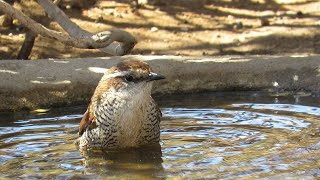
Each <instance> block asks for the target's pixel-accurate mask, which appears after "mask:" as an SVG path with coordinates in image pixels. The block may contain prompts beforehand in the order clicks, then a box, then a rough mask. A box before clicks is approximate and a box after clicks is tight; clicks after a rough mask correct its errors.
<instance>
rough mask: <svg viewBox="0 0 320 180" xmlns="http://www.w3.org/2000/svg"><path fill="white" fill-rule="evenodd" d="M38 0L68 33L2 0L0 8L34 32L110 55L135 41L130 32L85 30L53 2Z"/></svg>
mask: <svg viewBox="0 0 320 180" xmlns="http://www.w3.org/2000/svg"><path fill="white" fill-rule="evenodd" d="M38 2H39V4H40V5H41V6H42V7H43V8H44V9H45V11H46V13H47V14H48V15H49V16H50V17H51V18H53V19H54V20H55V21H57V22H58V23H59V25H60V26H61V27H62V28H63V29H64V30H65V31H66V32H67V33H68V34H69V35H66V34H63V33H61V32H58V31H54V30H51V29H48V28H46V27H45V26H43V25H41V24H39V23H37V22H36V21H34V20H33V19H31V18H29V17H28V16H26V15H25V14H24V13H22V12H20V11H18V10H16V9H15V8H13V7H12V6H11V5H9V4H8V3H6V2H5V1H3V0H0V10H2V11H3V12H4V13H6V14H8V15H9V16H11V17H12V18H15V19H18V20H19V21H20V22H21V23H22V24H23V25H24V26H26V27H27V28H28V29H30V30H32V32H34V33H35V34H40V35H42V36H44V37H48V38H52V39H55V40H57V41H60V42H62V43H64V44H66V45H69V46H73V47H77V48H86V49H100V50H102V51H103V52H106V53H108V54H111V55H125V54H127V53H129V52H130V51H131V50H132V48H133V47H134V46H135V44H136V43H137V41H136V39H135V38H134V37H133V36H132V35H131V34H130V33H128V32H126V31H122V30H110V31H104V32H100V33H97V34H93V33H90V32H87V31H85V30H83V29H81V28H80V27H79V26H77V25H76V24H75V23H73V22H72V21H71V20H70V19H69V18H68V17H67V15H66V14H65V13H64V12H63V11H62V10H60V9H59V8H58V7H57V6H56V5H55V4H53V2H51V1H49V0H38Z"/></svg>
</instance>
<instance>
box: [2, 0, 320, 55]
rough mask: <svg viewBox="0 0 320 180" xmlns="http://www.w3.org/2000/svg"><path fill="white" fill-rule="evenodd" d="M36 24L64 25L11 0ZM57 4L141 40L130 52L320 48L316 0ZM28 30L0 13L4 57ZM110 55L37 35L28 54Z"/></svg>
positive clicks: (85, 23) (89, 24) (73, 0)
mask: <svg viewBox="0 0 320 180" xmlns="http://www.w3.org/2000/svg"><path fill="white" fill-rule="evenodd" d="M12 4H13V6H14V7H15V8H17V9H19V10H21V11H22V12H24V13H25V14H27V15H28V16H30V17H32V18H33V19H35V20H36V21H37V22H40V23H41V24H43V25H45V26H47V27H49V28H51V29H55V30H59V31H62V29H61V28H60V27H59V25H58V24H57V23H56V22H54V21H51V20H50V19H49V18H48V17H47V16H46V15H45V13H44V11H43V9H42V8H41V7H40V6H39V5H38V4H37V2H36V1H34V0H23V1H12ZM59 7H60V8H61V9H63V11H64V12H65V13H66V14H67V15H68V16H69V17H70V18H71V19H72V21H74V22H75V23H76V24H78V25H79V26H80V27H81V28H83V29H85V30H88V31H90V32H100V31H104V30H108V29H122V30H125V31H128V32H130V33H132V34H133V35H134V36H135V37H136V38H137V40H138V44H137V45H136V46H135V48H134V49H133V51H132V52H131V54H142V55H188V56H189V55H191V56H202V55H205V56H213V55H234V54H236V55H247V54H270V55H279V54H281V55H284V54H299V55H300V54H304V55H305V54H319V53H320V29H319V27H320V1H318V0H174V1H168V0H121V1H112V0H61V1H60V2H59ZM25 32H26V29H25V28H23V26H22V25H21V24H20V23H19V22H18V21H17V20H13V21H10V20H8V17H6V16H4V15H3V14H1V15H0V59H15V58H16V57H17V54H18V52H19V49H20V47H21V45H22V43H23V41H24V38H25ZM99 56H108V55H107V54H105V53H103V52H100V51H99V50H90V49H78V48H73V47H70V46H66V45H64V44H62V43H60V42H58V41H55V40H52V39H48V38H44V37H41V36H38V37H37V38H36V40H35V44H34V47H33V49H32V52H31V54H30V56H29V58H30V59H41V58H78V57H99Z"/></svg>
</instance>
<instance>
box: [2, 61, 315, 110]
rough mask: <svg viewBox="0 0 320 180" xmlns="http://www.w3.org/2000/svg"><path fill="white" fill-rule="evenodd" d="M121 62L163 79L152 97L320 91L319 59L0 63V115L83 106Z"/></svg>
mask: <svg viewBox="0 0 320 180" xmlns="http://www.w3.org/2000/svg"><path fill="white" fill-rule="evenodd" d="M124 59H139V60H144V61H146V62H147V63H149V64H150V65H151V66H152V68H153V69H154V71H155V72H158V73H159V74H162V75H164V76H166V80H162V81H159V82H157V83H156V84H155V85H154V93H155V94H171V93H194V92H202V91H230V90H232V91H240V90H271V91H282V90H288V91H303V92H305V91H307V92H319V90H320V69H319V68H320V60H319V59H320V56H219V57H181V56H123V57H110V58H82V59H59V60H56V59H51V60H37V61H19V60H3V61H0V79H1V81H0V111H1V112H3V111H17V110H22V109H28V110H30V109H36V108H49V107H61V106H70V105H79V104H86V103H88V102H89V100H90V98H91V95H92V93H93V91H94V89H95V87H96V85H97V83H98V81H99V80H100V78H101V76H102V72H104V71H105V70H106V69H105V68H110V67H111V66H113V65H114V64H116V63H117V62H119V61H121V60H124Z"/></svg>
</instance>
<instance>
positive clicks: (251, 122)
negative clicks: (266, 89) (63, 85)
mask: <svg viewBox="0 0 320 180" xmlns="http://www.w3.org/2000/svg"><path fill="white" fill-rule="evenodd" d="M157 102H158V103H159V105H160V106H161V109H162V113H163V119H162V123H161V139H162V141H161V147H155V148H152V149H151V148H149V149H131V150H123V151H116V152H114V151H80V150H78V149H77V148H76V147H75V146H74V145H73V141H74V140H75V139H76V138H77V134H76V131H75V130H76V129H77V127H78V123H79V121H80V118H81V116H82V113H83V112H84V110H85V107H74V108H61V109H52V110H50V111H48V112H45V113H32V112H31V113H29V112H24V113H7V114H1V115H0V164H1V168H0V179H3V178H8V179H10V178H13V179H16V178H26V179H44V178H51V179H52V178H53V179H76V178H90V179H105V178H108V179H112V178H114V179H119V178H124V179H127V178H130V179H151V178H175V177H182V178H190V179H197V178H208V179H212V178H218V179H239V178H244V179H257V178H260V179H283V178H284V177H289V178H290V177H291V178H298V179H299V178H303V179H316V178H317V177H319V176H320V169H319V168H320V143H319V142H320V121H319V119H320V108H319V98H318V96H312V95H311V96H305V97H299V96H284V97H282V96H277V95H270V94H266V93H257V92H250V93H210V94H198V95H176V96H170V97H165V98H164V97H162V98H157Z"/></svg>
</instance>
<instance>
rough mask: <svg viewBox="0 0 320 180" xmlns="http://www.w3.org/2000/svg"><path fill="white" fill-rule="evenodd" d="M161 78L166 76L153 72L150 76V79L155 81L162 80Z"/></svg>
mask: <svg viewBox="0 0 320 180" xmlns="http://www.w3.org/2000/svg"><path fill="white" fill-rule="evenodd" d="M161 79H165V77H164V76H162V75H160V74H157V73H153V72H151V73H150V74H149V77H148V81H155V80H161Z"/></svg>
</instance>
